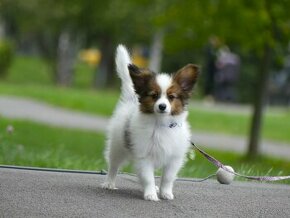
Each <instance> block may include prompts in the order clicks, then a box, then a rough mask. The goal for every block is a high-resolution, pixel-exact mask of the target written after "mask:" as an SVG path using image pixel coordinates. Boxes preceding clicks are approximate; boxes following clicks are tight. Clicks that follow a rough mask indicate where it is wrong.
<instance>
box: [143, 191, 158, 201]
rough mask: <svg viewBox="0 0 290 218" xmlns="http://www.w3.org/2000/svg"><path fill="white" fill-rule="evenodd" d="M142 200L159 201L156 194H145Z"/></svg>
mask: <svg viewBox="0 0 290 218" xmlns="http://www.w3.org/2000/svg"><path fill="white" fill-rule="evenodd" d="M144 199H145V200H146V201H159V198H158V196H157V194H156V193H154V194H146V195H144Z"/></svg>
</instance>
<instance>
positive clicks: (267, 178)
mask: <svg viewBox="0 0 290 218" xmlns="http://www.w3.org/2000/svg"><path fill="white" fill-rule="evenodd" d="M190 143H191V145H192V146H193V148H195V149H196V150H197V151H199V153H201V154H202V155H203V156H204V157H205V158H206V159H207V160H208V161H209V162H211V163H212V164H214V165H215V166H216V167H217V168H219V170H220V169H222V170H224V171H226V174H230V175H235V176H239V177H242V178H246V179H249V180H256V181H268V182H273V181H279V180H286V179H290V175H289V176H247V175H242V174H240V173H236V172H235V171H234V170H233V169H232V168H231V167H229V166H225V165H224V164H223V163H221V162H220V161H219V160H217V159H215V158H214V157H212V156H211V155H209V154H207V153H206V152H205V151H203V150H202V149H200V148H199V147H197V146H196V145H195V144H194V143H193V142H192V141H190ZM219 170H218V173H219ZM223 173H224V172H223ZM226 174H225V173H224V174H220V175H221V176H229V175H226ZM217 176H219V175H217ZM218 180H219V178H218ZM232 180H233V178H232ZM232 180H231V179H229V181H228V182H225V184H229V183H230V182H231V181H232ZM221 183H222V182H221Z"/></svg>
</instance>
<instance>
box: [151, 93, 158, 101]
mask: <svg viewBox="0 0 290 218" xmlns="http://www.w3.org/2000/svg"><path fill="white" fill-rule="evenodd" d="M150 96H151V97H152V98H153V99H154V100H156V99H157V98H158V94H157V93H152V94H151V95H150Z"/></svg>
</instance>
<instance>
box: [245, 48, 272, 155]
mask: <svg viewBox="0 0 290 218" xmlns="http://www.w3.org/2000/svg"><path fill="white" fill-rule="evenodd" d="M270 60H271V50H270V47H269V46H268V45H265V47H264V51H263V54H262V57H261V62H260V66H259V67H260V69H259V83H258V86H257V92H256V97H255V100H254V107H253V110H254V111H253V116H252V121H251V127H250V139H249V145H248V152H247V157H248V158H256V157H257V156H258V155H259V153H260V136H261V127H262V124H263V112H264V108H265V104H266V100H267V88H268V82H269V75H270Z"/></svg>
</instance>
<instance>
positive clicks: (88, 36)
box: [0, 0, 290, 177]
mask: <svg viewBox="0 0 290 218" xmlns="http://www.w3.org/2000/svg"><path fill="white" fill-rule="evenodd" d="M288 8H290V1H288V0H277V1H270V0H257V1H250V0H243V1H242V0H238V1H227V0H196V1H186V0H178V1H177V0H155V1H152V0H139V1H133V0H128V1H121V0H108V1H98V0H95V1H93V0H70V1H68V0H58V1H56V0H25V1H23V0H0V164H10V165H24V166H39V167H57V168H70V169H84V170H87V169H90V170H96V169H102V168H106V165H105V162H104V159H103V154H102V152H103V147H104V143H105V134H104V129H105V127H106V122H107V119H108V118H109V117H110V115H111V114H112V112H113V109H114V106H115V104H116V102H117V100H118V96H119V86H120V81H119V80H118V78H117V77H116V73H115V66H114V54H115V48H116V46H117V45H118V44H120V43H122V44H125V45H126V46H127V47H128V48H129V50H130V52H131V54H132V59H133V61H134V63H135V64H136V65H138V66H140V67H149V68H150V69H152V70H153V71H155V72H167V73H174V72H176V71H177V70H178V69H180V68H181V67H183V66H184V65H186V64H187V63H195V64H198V65H200V66H201V74H200V78H199V81H198V85H197V87H196V88H195V93H194V95H193V98H192V102H191V103H190V105H189V111H190V116H189V121H190V124H191V126H192V129H193V139H196V140H197V143H198V144H200V145H201V146H204V147H206V148H207V149H208V151H209V152H211V153H212V154H213V155H214V156H217V157H218V158H221V159H222V160H223V161H224V162H226V163H227V164H229V165H232V166H234V168H236V169H237V170H238V171H240V172H242V173H247V174H251V173H252V174H258V175H261V174H267V175H277V174H279V175H282V174H290V109H289V106H290V14H289V13H288V10H287V9H288ZM40 105H41V107H40ZM27 111H29V112H27ZM37 116H41V118H39V117H37ZM86 116H88V117H86ZM35 117H36V118H35ZM63 117H66V119H65V118H63ZM79 117H81V118H79ZM98 118H100V119H103V121H104V122H99V121H98V120H96V121H95V120H94V119H98ZM79 119H81V120H79ZM84 119H88V120H91V121H93V122H95V125H99V126H98V127H90V121H88V123H86V122H85V121H84ZM52 120H57V121H56V122H52ZM74 121H75V122H74ZM78 122H79V123H82V124H83V122H84V124H83V125H80V124H79V125H78ZM71 123H74V124H71ZM86 125H87V126H86ZM188 158H189V160H190V161H188V163H187V164H186V166H185V167H184V169H183V170H182V172H181V174H180V176H189V177H201V176H206V175H207V174H208V173H211V172H212V171H213V169H214V168H213V167H212V166H210V163H208V162H207V161H206V160H204V159H203V158H202V157H200V156H199V155H198V154H196V155H194V153H192V152H191V153H190V154H189V157H188ZM131 170H132V169H131V168H130V167H127V168H125V171H131Z"/></svg>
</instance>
